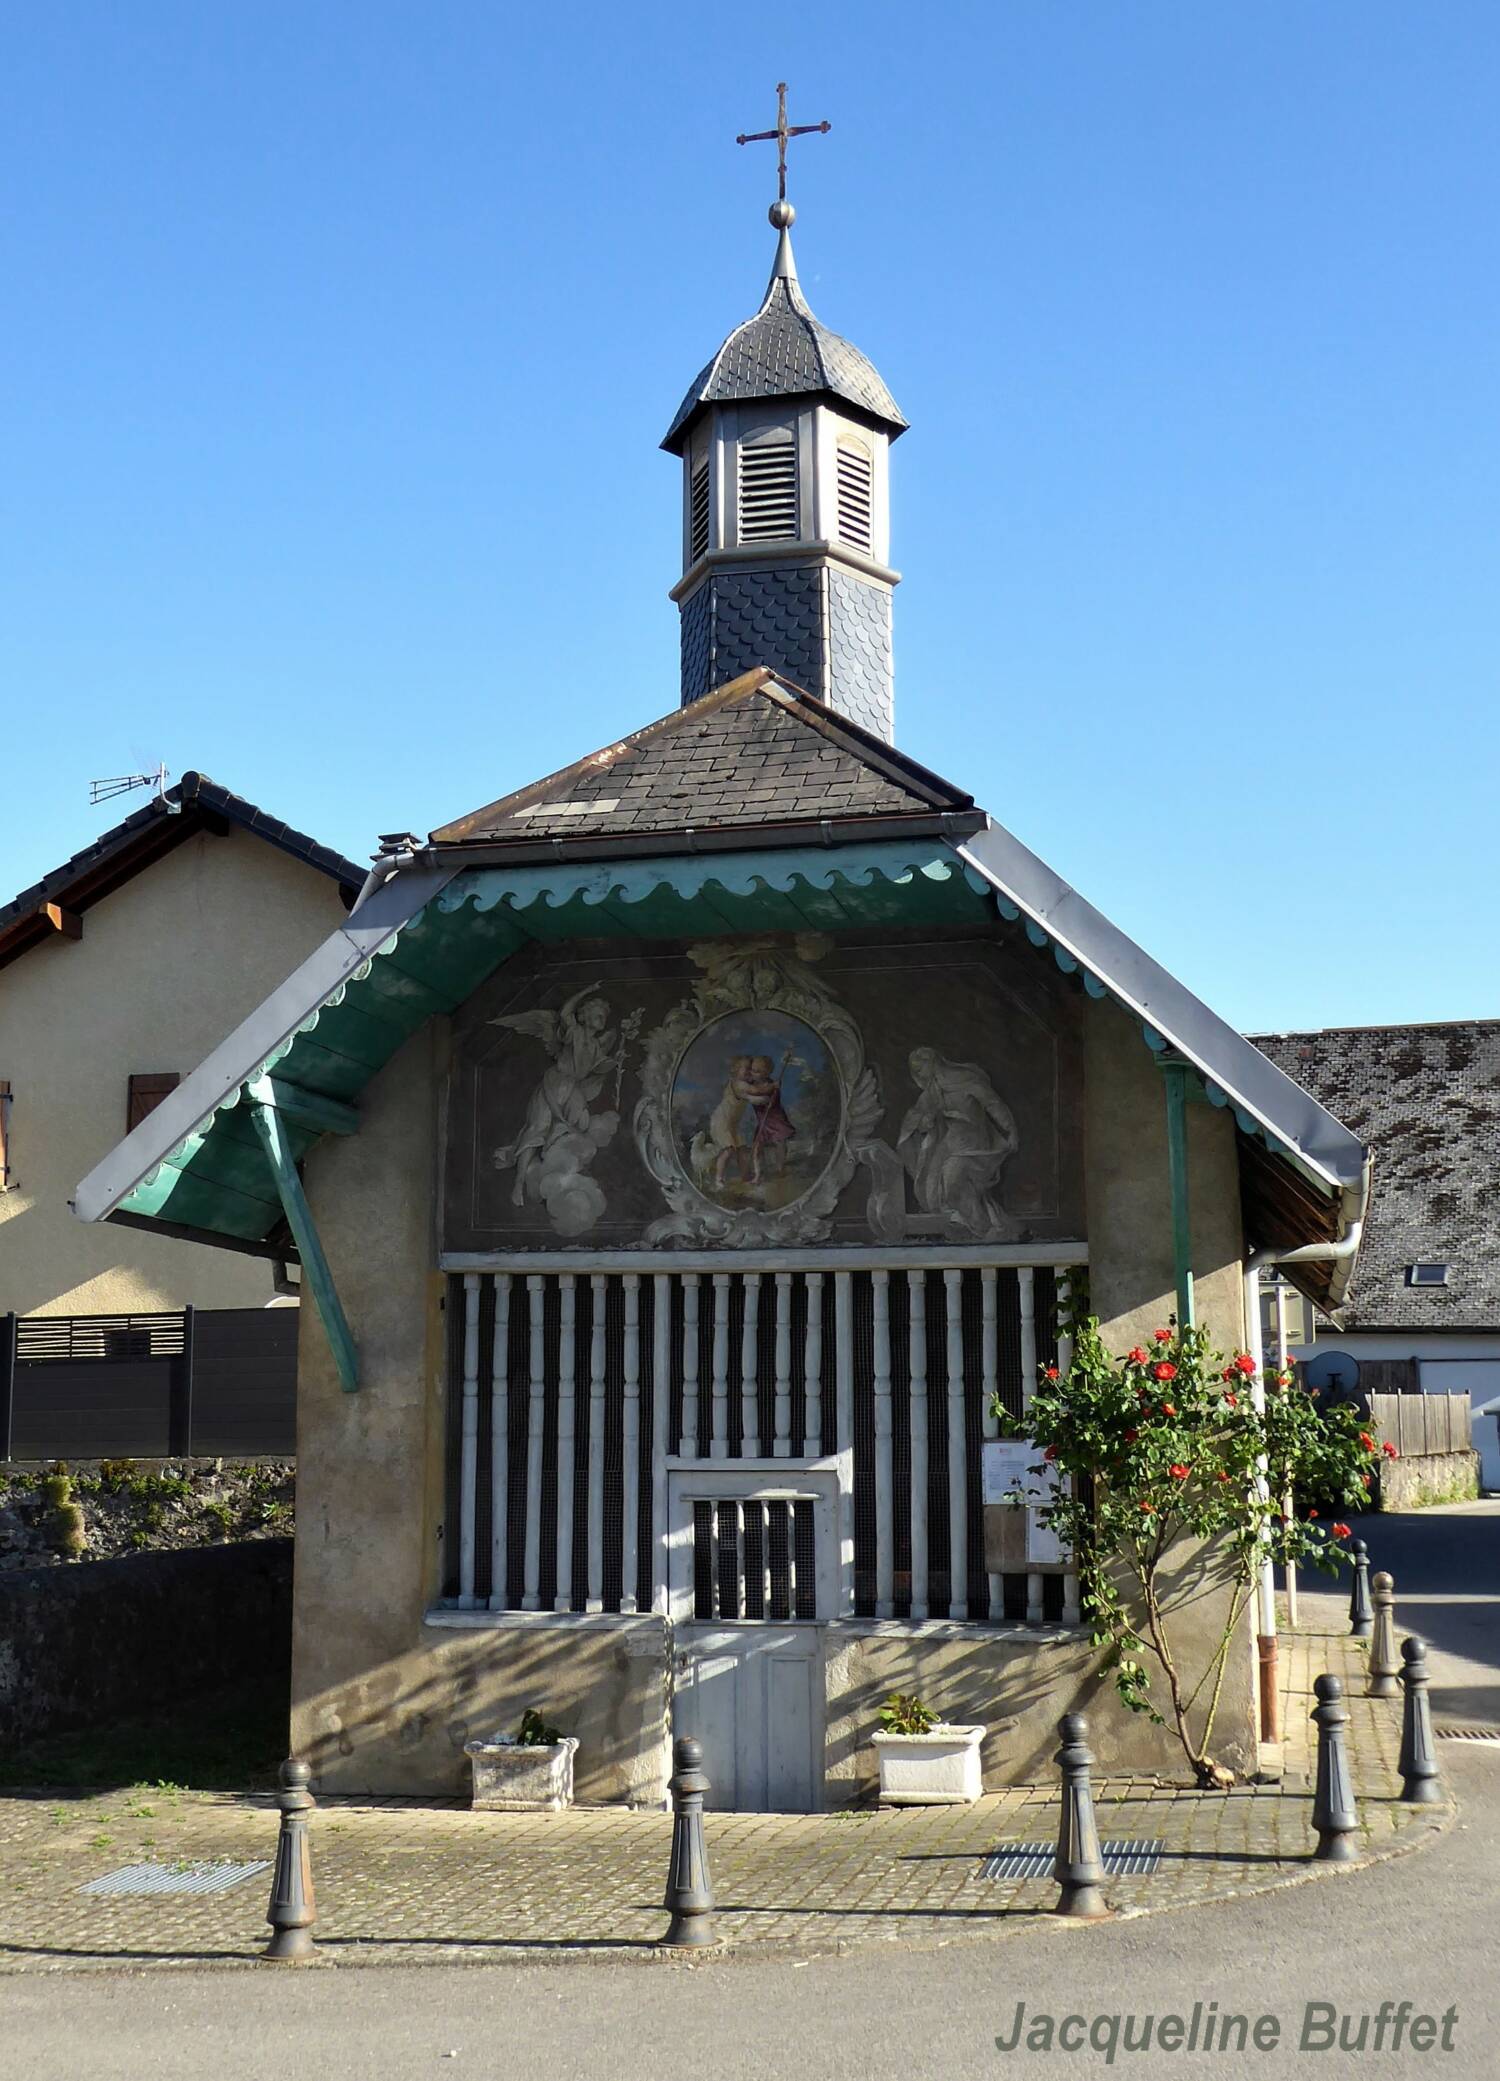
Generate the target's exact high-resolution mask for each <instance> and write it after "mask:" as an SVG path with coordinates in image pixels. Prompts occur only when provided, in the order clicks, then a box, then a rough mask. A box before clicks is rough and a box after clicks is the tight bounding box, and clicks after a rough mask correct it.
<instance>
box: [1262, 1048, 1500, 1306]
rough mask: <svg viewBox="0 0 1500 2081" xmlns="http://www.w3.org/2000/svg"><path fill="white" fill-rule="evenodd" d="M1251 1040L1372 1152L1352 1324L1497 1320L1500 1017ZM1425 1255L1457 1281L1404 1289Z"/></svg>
mask: <svg viewBox="0 0 1500 2081" xmlns="http://www.w3.org/2000/svg"><path fill="white" fill-rule="evenodd" d="M1252 1039H1254V1041H1255V1045H1256V1047H1258V1048H1259V1049H1260V1050H1261V1052H1262V1054H1265V1055H1268V1056H1269V1057H1270V1058H1271V1060H1272V1061H1273V1062H1274V1063H1275V1064H1276V1065H1277V1067H1278V1068H1279V1069H1283V1070H1285V1072H1286V1074H1287V1075H1288V1076H1289V1077H1294V1078H1295V1079H1296V1081H1297V1082H1298V1083H1299V1084H1301V1085H1302V1086H1303V1087H1304V1088H1305V1089H1306V1090H1308V1091H1310V1092H1311V1093H1312V1095H1313V1096H1314V1097H1315V1098H1316V1099H1318V1100H1319V1102H1320V1103H1321V1104H1323V1105H1325V1106H1326V1107H1327V1108H1328V1110H1329V1112H1331V1113H1333V1114H1334V1115H1335V1116H1336V1117H1337V1118H1338V1119H1340V1120H1342V1121H1343V1123H1344V1125H1345V1126H1346V1127H1349V1128H1352V1129H1353V1131H1354V1132H1355V1133H1356V1134H1357V1135H1358V1136H1359V1137H1360V1139H1361V1140H1362V1141H1364V1142H1365V1143H1367V1144H1368V1145H1369V1147H1370V1148H1372V1149H1373V1151H1374V1154H1375V1169H1374V1189H1373V1192H1372V1194H1371V1201H1370V1211H1369V1216H1368V1219H1367V1221H1366V1225H1365V1234H1364V1241H1363V1243H1362V1245H1361V1248H1360V1253H1359V1262H1358V1264H1357V1266H1356V1267H1355V1272H1354V1279H1353V1282H1352V1284H1351V1286H1350V1289H1349V1296H1348V1299H1347V1301H1346V1302H1345V1304H1344V1306H1343V1308H1342V1309H1341V1310H1340V1314H1341V1318H1342V1320H1343V1322H1344V1324H1345V1326H1346V1327H1347V1328H1349V1329H1372V1330H1373V1329H1413V1330H1417V1329H1421V1330H1438V1329H1441V1330H1468V1329H1495V1328H1500V1020H1497V1019H1466V1020H1460V1021H1457V1022H1455V1023H1453V1024H1451V1025H1442V1026H1355V1027H1334V1028H1331V1029H1329V1030H1328V1031H1325V1032H1321V1033H1271V1034H1259V1035H1252ZM1428 1262H1432V1263H1438V1264H1446V1265H1449V1266H1450V1267H1451V1270H1450V1272H1449V1275H1448V1276H1449V1283H1448V1284H1447V1285H1446V1286H1426V1287H1420V1286H1408V1285H1407V1283H1406V1268H1407V1266H1408V1265H1412V1264H1419V1263H1428Z"/></svg>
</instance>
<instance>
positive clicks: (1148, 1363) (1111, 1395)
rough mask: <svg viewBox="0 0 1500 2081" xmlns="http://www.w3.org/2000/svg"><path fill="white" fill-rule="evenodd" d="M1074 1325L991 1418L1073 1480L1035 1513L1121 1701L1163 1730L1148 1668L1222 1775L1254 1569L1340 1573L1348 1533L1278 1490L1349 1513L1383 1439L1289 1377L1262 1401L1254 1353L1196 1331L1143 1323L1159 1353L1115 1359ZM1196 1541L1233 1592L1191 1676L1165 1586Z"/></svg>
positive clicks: (1185, 1743)
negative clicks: (1218, 1737) (1223, 1721)
mask: <svg viewBox="0 0 1500 2081" xmlns="http://www.w3.org/2000/svg"><path fill="white" fill-rule="evenodd" d="M1071 1330H1072V1337H1073V1350H1072V1358H1071V1361H1070V1363H1069V1364H1068V1366H1067V1368H1066V1369H1065V1370H1062V1371H1059V1369H1058V1367H1056V1366H1052V1365H1049V1366H1045V1367H1043V1368H1042V1369H1041V1372H1040V1377H1039V1380H1038V1383H1037V1390H1036V1394H1035V1396H1034V1397H1033V1399H1032V1401H1031V1403H1030V1405H1029V1407H1028V1408H1027V1410H1026V1412H1025V1415H1024V1417H1022V1418H1020V1419H1017V1418H1015V1417H1013V1416H1009V1415H1008V1414H1007V1412H1006V1411H1005V1410H1004V1409H1003V1408H1002V1407H1000V1406H999V1403H998V1398H997V1403H996V1405H995V1414H996V1415H997V1416H999V1417H1000V1418H1001V1419H1002V1423H1003V1426H1004V1428H1005V1429H1006V1431H1007V1432H1008V1434H1009V1435H1011V1436H1013V1437H1024V1438H1027V1439H1029V1440H1030V1441H1031V1443H1032V1444H1034V1445H1035V1447H1036V1448H1037V1451H1038V1454H1039V1455H1040V1459H1039V1462H1038V1465H1037V1467H1036V1469H1035V1470H1034V1471H1035V1472H1036V1473H1037V1474H1041V1473H1042V1471H1043V1467H1044V1466H1045V1467H1046V1468H1047V1469H1048V1471H1049V1472H1050V1473H1051V1474H1053V1475H1055V1476H1058V1477H1070V1478H1060V1479H1058V1481H1057V1485H1056V1488H1055V1489H1053V1490H1051V1491H1050V1492H1049V1493H1048V1496H1047V1501H1046V1505H1045V1508H1044V1513H1043V1514H1044V1517H1045V1519H1046V1521H1047V1522H1048V1523H1049V1524H1050V1526H1051V1528H1052V1529H1053V1530H1054V1531H1055V1532H1056V1533H1057V1535H1058V1537H1059V1539H1060V1540H1061V1541H1062V1544H1063V1548H1064V1550H1065V1551H1071V1552H1072V1554H1073V1556H1074V1561H1075V1565H1076V1566H1077V1569H1078V1574H1079V1592H1080V1599H1081V1603H1082V1608H1083V1611H1084V1614H1085V1616H1086V1618H1087V1619H1088V1621H1089V1623H1090V1624H1091V1626H1092V1628H1093V1634H1094V1640H1095V1643H1096V1644H1097V1645H1098V1646H1100V1647H1102V1648H1103V1649H1104V1650H1105V1664H1104V1666H1105V1667H1106V1668H1108V1669H1110V1670H1111V1671H1112V1672H1113V1675H1114V1680H1115V1685H1116V1688H1117V1689H1118V1691H1119V1694H1120V1697H1121V1699H1122V1700H1123V1702H1124V1703H1125V1704H1126V1705H1127V1706H1128V1707H1129V1708H1130V1709H1131V1711H1133V1712H1145V1713H1149V1714H1150V1715H1151V1717H1152V1718H1153V1719H1155V1720H1156V1721H1158V1722H1159V1723H1160V1724H1162V1725H1166V1724H1168V1720H1167V1716H1166V1714H1164V1713H1163V1712H1161V1711H1160V1710H1159V1709H1158V1707H1157V1705H1156V1703H1155V1699H1154V1697H1153V1695H1152V1671H1151V1667H1150V1666H1149V1665H1150V1664H1153V1663H1154V1665H1155V1667H1156V1669H1157V1671H1159V1673H1160V1676H1161V1679H1162V1682H1163V1684H1164V1686H1165V1690H1166V1698H1167V1705H1168V1711H1169V1713H1170V1724H1171V1726H1172V1728H1173V1730H1174V1732H1175V1734H1176V1736H1177V1738H1178V1740H1179V1741H1180V1742H1181V1744H1182V1748H1183V1752H1184V1754H1185V1755H1186V1757H1187V1759H1188V1762H1189V1763H1190V1764H1191V1766H1192V1769H1193V1773H1194V1776H1195V1778H1196V1779H1197V1780H1198V1782H1199V1783H1200V1784H1224V1783H1228V1782H1231V1781H1232V1773H1230V1772H1228V1771H1226V1770H1224V1769H1223V1768H1222V1767H1221V1766H1220V1765H1219V1764H1217V1763H1216V1762H1215V1761H1214V1758H1213V1754H1212V1748H1211V1744H1212V1738H1213V1725H1214V1718H1215V1714H1216V1711H1217V1708H1218V1703H1219V1697H1220V1693H1221V1691H1222V1688H1223V1680H1224V1670H1225V1667H1226V1663H1227V1658H1228V1654H1229V1650H1230V1645H1231V1643H1232V1641H1233V1639H1234V1636H1235V1633H1236V1630H1237V1628H1238V1625H1239V1622H1240V1619H1241V1617H1242V1615H1243V1613H1244V1610H1245V1606H1246V1604H1247V1602H1248V1601H1249V1598H1250V1596H1251V1594H1252V1593H1253V1590H1254V1586H1255V1580H1256V1575H1257V1572H1258V1569H1259V1566H1260V1563H1261V1561H1262V1560H1263V1559H1270V1560H1272V1561H1276V1562H1281V1563H1286V1562H1292V1563H1294V1564H1299V1565H1306V1564H1308V1563H1311V1564H1312V1565H1314V1566H1316V1567H1320V1568H1326V1569H1335V1570H1336V1569H1337V1568H1338V1566H1339V1564H1340V1562H1341V1561H1342V1559H1343V1558H1344V1553H1343V1546H1342V1542H1343V1541H1344V1540H1345V1539H1347V1537H1348V1535H1349V1527H1348V1526H1347V1525H1346V1524H1344V1523H1342V1522H1340V1521H1335V1522H1333V1523H1332V1524H1330V1525H1329V1526H1327V1527H1326V1528H1325V1527H1324V1526H1323V1525H1322V1524H1321V1523H1320V1522H1319V1521H1318V1513H1317V1511H1316V1510H1308V1511H1306V1512H1303V1513H1300V1514H1299V1513H1298V1512H1296V1511H1290V1510H1287V1509H1286V1508H1285V1507H1284V1501H1283V1499H1284V1498H1285V1497H1287V1496H1289V1495H1293V1494H1301V1495H1304V1496H1309V1497H1311V1496H1317V1497H1318V1498H1319V1499H1320V1500H1326V1501H1327V1502H1329V1503H1330V1504H1333V1505H1336V1506H1342V1507H1350V1508H1362V1507H1363V1506H1364V1503H1365V1501H1366V1489H1367V1488H1368V1486H1369V1481H1368V1477H1369V1475H1370V1473H1371V1470H1372V1468H1373V1465H1374V1463H1375V1460H1376V1459H1377V1457H1378V1452H1379V1448H1377V1446H1376V1444H1375V1441H1374V1439H1373V1438H1372V1437H1371V1436H1370V1434H1369V1433H1368V1432H1367V1431H1362V1430H1361V1428H1360V1419H1359V1418H1358V1416H1356V1415H1355V1414H1354V1413H1353V1412H1352V1411H1350V1410H1347V1409H1332V1410H1320V1409H1319V1408H1317V1406H1316V1405H1315V1404H1314V1402H1313V1400H1312V1397H1311V1396H1310V1395H1309V1394H1308V1393H1307V1392H1306V1390H1305V1389H1304V1388H1303V1387H1302V1386H1301V1385H1300V1383H1299V1382H1298V1381H1297V1379H1296V1378H1295V1376H1294V1375H1293V1374H1290V1373H1277V1372H1276V1371H1275V1370H1274V1369H1272V1370H1269V1371H1267V1373H1266V1374H1265V1378H1264V1387H1265V1393H1264V1397H1263V1406H1257V1403H1258V1400H1260V1399H1261V1398H1258V1397H1257V1396H1256V1394H1255V1392H1254V1379H1255V1360H1254V1359H1253V1358H1252V1357H1251V1356H1250V1354H1249V1353H1248V1352H1239V1353H1237V1354H1235V1355H1234V1356H1233V1357H1232V1358H1228V1359H1226V1358H1225V1356H1224V1355H1223V1353H1221V1352H1217V1351H1214V1350H1212V1349H1211V1347H1210V1345H1209V1341H1208V1336H1207V1333H1206V1332H1205V1331H1203V1330H1199V1329H1180V1328H1178V1327H1177V1326H1176V1325H1175V1323H1174V1325H1173V1326H1172V1327H1171V1328H1170V1329H1158V1330H1156V1331H1155V1332H1154V1333H1153V1338H1152V1343H1153V1345H1154V1347H1155V1348H1154V1350H1152V1351H1149V1352H1148V1351H1147V1350H1146V1349H1145V1348H1144V1347H1143V1346H1141V1345H1139V1344H1138V1345H1136V1346H1134V1347H1133V1348H1132V1349H1131V1350H1130V1351H1128V1352H1126V1353H1125V1354H1124V1355H1123V1356H1122V1357H1118V1358H1116V1357H1112V1356H1111V1355H1110V1353H1109V1352H1108V1351H1107V1350H1106V1349H1105V1347H1104V1344H1103V1342H1102V1340H1101V1338H1100V1335H1099V1322H1098V1318H1097V1317H1096V1316H1087V1317H1084V1318H1083V1319H1081V1320H1078V1321H1076V1322H1074V1323H1073V1324H1072V1325H1071ZM1386 1450H1387V1452H1389V1451H1390V1448H1389V1447H1387V1448H1386ZM1197 1542H1207V1543H1209V1544H1211V1545H1212V1546H1213V1547H1214V1548H1215V1549H1216V1551H1217V1552H1218V1554H1219V1556H1220V1557H1221V1559H1222V1561H1223V1563H1224V1565H1225V1567H1226V1568H1227V1571H1228V1576H1229V1588H1230V1599H1229V1608H1228V1615H1227V1617H1226V1619H1225V1623H1224V1628H1223V1632H1222V1634H1221V1636H1220V1638H1219V1639H1218V1641H1217V1643H1216V1645H1215V1646H1214V1648H1213V1649H1212V1651H1211V1652H1210V1654H1209V1656H1208V1659H1207V1661H1206V1663H1205V1664H1204V1666H1202V1667H1200V1668H1189V1667H1185V1666H1184V1662H1183V1653H1184V1651H1183V1649H1182V1648H1181V1646H1180V1643H1179V1641H1178V1639H1177V1638H1176V1630H1177V1629H1176V1627H1175V1625H1174V1620H1173V1615H1172V1609H1171V1600H1170V1597H1169V1595H1168V1593H1167V1585H1168V1580H1169V1578H1170V1577H1171V1575H1172V1574H1173V1573H1174V1572H1175V1570H1176V1567H1177V1565H1178V1564H1179V1563H1180V1562H1181V1561H1183V1560H1184V1559H1185V1558H1186V1553H1187V1549H1188V1548H1189V1546H1190V1545H1191V1544H1193V1543H1197ZM1205 1694H1206V1698H1205ZM1200 1700H1204V1703H1203V1705H1202V1707H1201V1709H1200V1706H1199V1701H1200Z"/></svg>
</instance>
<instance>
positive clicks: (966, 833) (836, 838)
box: [411, 809, 989, 873]
mask: <svg viewBox="0 0 1500 2081" xmlns="http://www.w3.org/2000/svg"><path fill="white" fill-rule="evenodd" d="M988 821H989V820H988V818H987V817H986V816H985V813H984V811H983V810H980V809H944V810H938V811H936V812H932V811H927V810H923V811H920V812H918V813H917V814H915V815H912V816H889V817H824V818H822V819H821V820H820V821H819V822H818V823H815V824H808V823H796V824H751V825H745V824H710V825H706V826H705V827H704V828H703V829H702V830H695V829H692V828H689V829H686V830H682V831H616V832H612V833H601V834H600V835H599V836H598V837H595V838H582V837H580V838H574V837H568V838H525V839H491V840H476V841H475V842H473V843H472V844H460V845H424V846H419V847H417V848H416V850H415V851H414V852H413V854H412V855H411V858H412V860H413V861H414V862H415V864H416V865H417V866H419V867H423V868H439V867H441V868H444V869H446V870H447V871H448V872H449V873H456V872H457V871H458V870H459V869H460V868H468V867H511V866H531V865H540V864H542V863H544V862H550V861H567V862H582V861H588V860H638V859H654V858H657V857H659V856H661V855H667V854H673V855H675V854H678V853H743V852H760V851H762V850H769V849H770V848H771V847H789V846H806V847H807V848H809V849H810V850H811V849H814V848H816V849H821V850H826V849H827V848H829V847H833V846H840V845H854V844H860V843H866V844H873V843H877V842H879V841H880V840H883V839H891V838H894V839H906V838H937V839H941V840H943V841H944V842H945V843H946V844H949V845H958V844H959V842H960V841H961V840H964V839H967V838H968V837H970V836H971V835H972V834H974V833H977V832H980V831H982V830H983V829H984V827H985V825H986V823H987V822H988Z"/></svg>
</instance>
